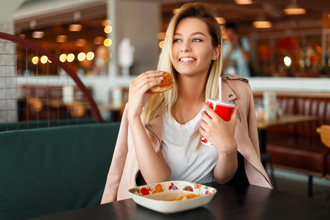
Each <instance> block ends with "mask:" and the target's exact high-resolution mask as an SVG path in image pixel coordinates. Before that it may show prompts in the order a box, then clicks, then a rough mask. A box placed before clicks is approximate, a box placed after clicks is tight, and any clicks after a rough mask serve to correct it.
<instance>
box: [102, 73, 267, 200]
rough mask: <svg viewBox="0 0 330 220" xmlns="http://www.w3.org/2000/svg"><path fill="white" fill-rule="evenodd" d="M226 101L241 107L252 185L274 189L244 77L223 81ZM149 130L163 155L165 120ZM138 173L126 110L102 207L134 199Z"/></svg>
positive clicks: (238, 136)
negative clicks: (162, 135) (261, 159)
mask: <svg viewBox="0 0 330 220" xmlns="http://www.w3.org/2000/svg"><path fill="white" fill-rule="evenodd" d="M222 99H223V100H226V101H229V102H234V103H236V105H238V114H239V115H238V120H237V125H236V129H235V140H236V142H237V148H238V151H239V152H240V153H241V154H242V155H243V157H244V158H245V172H246V175H247V178H248V180H249V182H250V184H251V185H257V186H262V187H268V188H272V185H271V182H270V180H269V177H268V175H267V173H266V171H265V169H264V167H263V165H262V164H261V161H260V151H259V143H258V133H257V127H256V117H255V111H254V101H253V95H252V91H251V88H250V86H249V84H248V80H247V79H245V78H243V77H241V76H232V75H226V76H225V77H223V85H222ZM145 128H146V129H148V130H149V131H151V132H152V134H154V135H153V137H152V139H151V142H152V146H153V148H154V149H155V151H156V152H159V150H160V148H161V139H162V137H161V134H162V131H161V128H162V116H159V117H157V118H155V119H153V120H152V121H151V122H150V123H148V124H146V125H145ZM138 171H139V165H138V162H137V159H136V156H135V150H134V145H133V140H132V136H131V133H130V129H129V126H128V120H127V115H126V110H125V111H124V114H123V118H122V121H121V126H120V129H119V133H118V138H117V143H116V147H115V151H114V154H113V158H112V162H111V166H110V170H109V173H108V177H107V181H106V185H105V189H104V193H103V197H102V201H101V204H103V203H108V202H112V201H116V200H122V199H127V198H130V196H129V194H128V189H130V188H132V187H136V177H137V175H138Z"/></svg>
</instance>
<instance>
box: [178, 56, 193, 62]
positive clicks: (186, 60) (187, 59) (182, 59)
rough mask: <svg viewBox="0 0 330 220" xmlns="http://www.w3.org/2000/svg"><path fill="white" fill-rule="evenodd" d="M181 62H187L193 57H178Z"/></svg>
mask: <svg viewBox="0 0 330 220" xmlns="http://www.w3.org/2000/svg"><path fill="white" fill-rule="evenodd" d="M180 60H181V61H182V62H189V61H194V59H193V58H186V57H185V58H181V59H180Z"/></svg>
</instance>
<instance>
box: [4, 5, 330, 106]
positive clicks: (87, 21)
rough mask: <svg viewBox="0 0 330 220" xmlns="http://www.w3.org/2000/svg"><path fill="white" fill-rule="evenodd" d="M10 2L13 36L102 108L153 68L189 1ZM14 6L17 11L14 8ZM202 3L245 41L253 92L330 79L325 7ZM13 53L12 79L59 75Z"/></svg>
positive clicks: (329, 25)
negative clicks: (124, 59) (125, 56)
mask: <svg viewBox="0 0 330 220" xmlns="http://www.w3.org/2000/svg"><path fill="white" fill-rule="evenodd" d="M12 2H13V3H9V2H6V3H5V2H3V3H1V4H4V6H3V7H5V8H9V7H12V9H11V10H7V11H8V12H7V14H8V13H10V11H12V12H13V14H12V20H11V22H13V31H12V32H13V34H15V35H16V36H19V37H20V38H23V39H26V40H28V41H31V42H33V43H35V44H38V45H39V46H41V47H43V48H45V49H46V50H49V51H50V52H51V53H53V54H54V55H55V56H57V57H58V58H59V59H60V60H61V62H64V63H65V64H67V65H68V66H69V67H70V68H71V69H72V70H73V71H74V72H75V73H76V74H77V75H78V76H79V77H80V78H81V80H82V81H83V82H84V83H85V84H86V85H90V86H92V87H93V93H94V98H95V100H96V101H97V102H100V103H102V104H106V103H107V102H110V99H111V96H110V91H111V90H112V89H113V87H114V86H123V87H127V85H128V82H129V80H130V79H131V78H132V77H134V76H135V75H137V74H139V73H141V72H143V71H145V70H148V69H155V68H156V66H157V60H158V55H159V53H160V51H161V46H162V40H163V39H164V35H165V31H166V27H167V25H168V22H169V19H170V18H171V16H172V15H173V13H174V11H175V9H177V8H178V7H180V6H181V5H182V4H183V3H185V2H189V1H177V0H176V1H173V0H171V1H162V0H157V1H138V0H130V1H129V0H128V1H125V0H121V1H111V0H110V1H105V0H81V1H47V0H25V1H23V0H21V1H12ZM15 2H16V3H15ZM17 2H21V3H20V4H19V5H17V4H18V3H17ZM203 2H207V3H209V4H210V5H212V8H213V9H214V14H215V15H216V16H217V17H218V21H219V25H220V26H221V28H222V30H223V35H224V39H226V31H225V27H224V25H225V23H228V22H232V23H235V24H236V25H237V27H238V31H239V32H240V34H241V35H242V36H245V37H247V38H248V39H249V42H250V44H251V47H252V49H253V54H252V57H253V66H254V68H255V70H256V73H257V77H255V78H256V79H251V85H252V89H257V90H258V89H259V87H258V86H261V88H260V89H261V90H262V89H263V88H262V86H267V87H268V84H269V83H266V84H267V85H265V83H264V82H270V81H271V80H269V79H268V77H282V78H281V81H280V82H278V83H276V82H277V81H276V80H274V81H273V84H274V86H275V87H276V86H277V87H278V86H283V83H284V85H285V84H286V81H285V79H286V78H285V77H290V78H291V77H296V78H297V79H296V80H295V81H296V83H298V84H297V85H295V83H294V85H292V80H290V81H289V82H288V85H287V87H289V86H290V85H291V86H293V87H301V89H308V88H305V84H306V83H305V81H304V80H303V81H301V80H299V79H300V78H304V77H308V78H318V79H320V78H322V79H324V78H329V76H330V2H329V1H326V0H317V1H307V0H299V1H298V2H297V1H294V0H292V1H291V2H290V1H286V0H276V1H274V0H254V1H253V2H252V1H242V2H240V1H238V0H221V1H220V0H211V1H203ZM246 2H247V3H249V2H252V3H251V4H246ZM294 3H295V4H297V5H299V6H300V7H301V8H302V9H304V10H303V11H302V12H298V13H300V14H287V12H285V10H284V9H286V8H288V7H290V4H291V5H292V4H294ZM3 7H2V8H3ZM3 16H5V15H3ZM8 16H9V17H10V16H11V15H8ZM260 20H264V21H263V23H261V24H264V25H265V24H266V26H260V25H259V26H256V25H258V24H257V23H256V22H257V21H260ZM259 24H260V23H259ZM4 32H6V31H4ZM123 39H128V40H129V42H130V44H131V45H132V46H133V48H134V58H133V62H132V64H131V65H130V67H129V73H126V74H124V73H123V69H122V68H120V65H119V60H118V56H119V53H118V46H119V44H120V43H121V42H122V41H123ZM16 51H17V76H23V77H24V76H26V75H40V76H42V75H43V74H46V72H47V74H49V75H54V76H56V75H61V71H60V70H59V69H58V68H57V66H56V65H45V63H47V57H42V56H40V57H39V56H38V55H36V54H33V53H29V52H27V51H26V50H25V48H24V47H22V46H19V45H17V48H16ZM27 53H28V54H27ZM46 68H47V69H48V70H47V71H46ZM260 77H262V78H261V79H260ZM264 77H266V78H264ZM298 78H299V79H298ZM20 81H23V82H24V79H19V82H20ZM259 81H260V82H259ZM308 82H311V80H309V81H308ZM299 83H300V84H299ZM275 84H276V85H275ZM307 84H309V87H310V89H311V90H315V89H317V90H320V89H321V90H322V88H320V87H319V86H318V85H319V84H318V83H316V84H315V85H314V84H313V83H307ZM313 85H314V86H313ZM325 85H329V84H325ZM254 86H255V88H254ZM101 88H102V89H101ZM290 88H291V87H290ZM290 88H284V89H290ZM105 93H106V94H107V95H104V94H105ZM102 94H103V95H102Z"/></svg>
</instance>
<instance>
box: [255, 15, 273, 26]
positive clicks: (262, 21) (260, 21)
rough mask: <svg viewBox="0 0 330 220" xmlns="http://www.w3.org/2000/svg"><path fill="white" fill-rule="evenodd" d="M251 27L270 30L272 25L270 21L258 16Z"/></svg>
mask: <svg viewBox="0 0 330 220" xmlns="http://www.w3.org/2000/svg"><path fill="white" fill-rule="evenodd" d="M252 24H253V27H255V28H271V27H272V23H271V22H270V21H267V20H266V19H265V17H264V16H262V15H261V16H259V18H258V19H256V20H255V21H254V22H253V23H252Z"/></svg>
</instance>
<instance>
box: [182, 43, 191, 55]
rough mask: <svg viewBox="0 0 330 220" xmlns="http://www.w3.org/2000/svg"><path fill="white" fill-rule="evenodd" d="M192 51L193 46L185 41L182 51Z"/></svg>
mask: <svg viewBox="0 0 330 220" xmlns="http://www.w3.org/2000/svg"><path fill="white" fill-rule="evenodd" d="M190 51H191V47H190V45H189V44H188V43H183V44H182V46H181V50H180V52H183V53H187V52H190Z"/></svg>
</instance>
